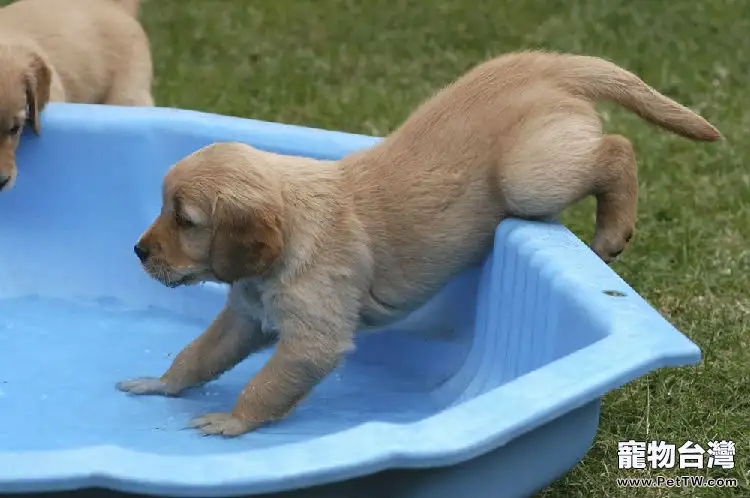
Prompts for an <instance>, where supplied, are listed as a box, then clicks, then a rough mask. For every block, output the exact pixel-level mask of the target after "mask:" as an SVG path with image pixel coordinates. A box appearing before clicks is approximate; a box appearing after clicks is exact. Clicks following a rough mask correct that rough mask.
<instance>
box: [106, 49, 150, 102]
mask: <svg viewBox="0 0 750 498" xmlns="http://www.w3.org/2000/svg"><path fill="white" fill-rule="evenodd" d="M147 50H148V46H146V47H140V51H141V52H143V53H147ZM152 79H153V67H152V62H151V59H150V57H145V56H144V57H141V58H136V57H133V58H132V59H131V60H130V61H129V63H127V64H123V65H122V66H121V67H120V68H118V70H117V72H116V73H115V75H114V79H113V81H112V86H111V87H110V89H109V92H107V95H106V97H105V98H104V101H103V102H102V104H107V105H119V106H129V107H153V106H154V98H153V94H152V91H151V84H152Z"/></svg>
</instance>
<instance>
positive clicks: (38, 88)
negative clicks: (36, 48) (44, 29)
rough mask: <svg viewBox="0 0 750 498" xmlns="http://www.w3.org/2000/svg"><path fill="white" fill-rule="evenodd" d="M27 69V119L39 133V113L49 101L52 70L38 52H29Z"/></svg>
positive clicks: (35, 131)
mask: <svg viewBox="0 0 750 498" xmlns="http://www.w3.org/2000/svg"><path fill="white" fill-rule="evenodd" d="M29 57H30V61H31V62H30V64H29V70H28V72H27V74H26V80H25V84H26V103H27V105H28V107H29V116H28V119H29V121H31V126H32V127H33V128H34V133H36V134H37V135H39V114H40V113H41V112H42V110H43V109H44V107H45V106H46V105H47V104H48V103H49V96H50V86H51V84H52V70H51V69H50V67H49V64H47V61H45V60H44V59H43V58H42V57H41V56H40V55H39V54H37V53H31V54H30V55H29Z"/></svg>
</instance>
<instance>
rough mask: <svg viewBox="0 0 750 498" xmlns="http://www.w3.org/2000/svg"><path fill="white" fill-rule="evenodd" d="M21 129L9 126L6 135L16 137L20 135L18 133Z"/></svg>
mask: <svg viewBox="0 0 750 498" xmlns="http://www.w3.org/2000/svg"><path fill="white" fill-rule="evenodd" d="M21 128H23V126H22V125H20V124H15V125H13V126H11V127H10V129H8V131H7V132H6V133H7V134H8V135H18V134H19V133H20V131H21Z"/></svg>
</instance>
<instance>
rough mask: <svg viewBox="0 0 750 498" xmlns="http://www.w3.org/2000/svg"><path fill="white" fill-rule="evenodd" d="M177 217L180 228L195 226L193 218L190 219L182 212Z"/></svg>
mask: <svg viewBox="0 0 750 498" xmlns="http://www.w3.org/2000/svg"><path fill="white" fill-rule="evenodd" d="M176 219H177V225H178V226H179V227H180V228H192V227H194V226H195V223H193V221H192V220H190V219H189V218H187V217H186V216H183V215H181V214H178V215H177V216H176Z"/></svg>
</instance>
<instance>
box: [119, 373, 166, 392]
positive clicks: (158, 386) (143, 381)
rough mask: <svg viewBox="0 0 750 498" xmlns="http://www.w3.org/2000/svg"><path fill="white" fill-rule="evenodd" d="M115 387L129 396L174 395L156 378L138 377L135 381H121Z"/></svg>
mask: <svg viewBox="0 0 750 498" xmlns="http://www.w3.org/2000/svg"><path fill="white" fill-rule="evenodd" d="M115 387H116V388H117V389H118V390H120V391H122V392H126V393H129V394H161V395H164V396H170V395H172V394H174V393H173V392H172V391H173V390H172V389H170V388H169V386H168V385H167V384H165V383H164V382H162V381H161V380H159V378H158V377H139V378H137V379H128V380H123V381H121V382H118V383H117V384H115Z"/></svg>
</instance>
